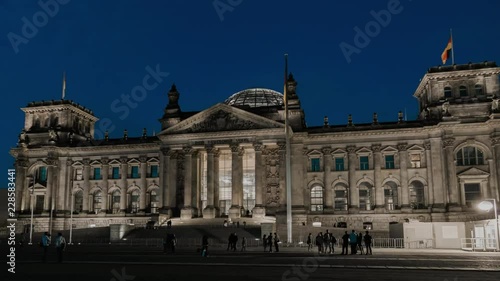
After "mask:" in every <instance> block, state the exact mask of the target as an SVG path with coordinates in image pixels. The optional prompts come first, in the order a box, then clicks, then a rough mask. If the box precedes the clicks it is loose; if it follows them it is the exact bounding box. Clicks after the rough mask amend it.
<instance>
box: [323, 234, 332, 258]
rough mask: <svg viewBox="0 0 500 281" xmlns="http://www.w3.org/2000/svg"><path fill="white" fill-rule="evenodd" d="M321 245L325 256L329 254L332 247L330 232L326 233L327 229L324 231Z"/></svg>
mask: <svg viewBox="0 0 500 281" xmlns="http://www.w3.org/2000/svg"><path fill="white" fill-rule="evenodd" d="M323 245H324V248H323V249H324V252H325V254H331V253H332V245H331V244H330V232H328V229H327V230H326V232H325V234H323Z"/></svg>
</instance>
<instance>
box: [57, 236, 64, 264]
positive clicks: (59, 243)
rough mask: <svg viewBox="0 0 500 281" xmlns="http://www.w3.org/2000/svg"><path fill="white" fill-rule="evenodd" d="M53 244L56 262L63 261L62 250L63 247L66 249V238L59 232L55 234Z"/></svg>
mask: <svg viewBox="0 0 500 281" xmlns="http://www.w3.org/2000/svg"><path fill="white" fill-rule="evenodd" d="M55 245H56V252H57V262H59V263H61V262H63V251H64V249H66V239H64V236H63V235H62V233H61V232H59V233H58V234H57V237H56V241H55Z"/></svg>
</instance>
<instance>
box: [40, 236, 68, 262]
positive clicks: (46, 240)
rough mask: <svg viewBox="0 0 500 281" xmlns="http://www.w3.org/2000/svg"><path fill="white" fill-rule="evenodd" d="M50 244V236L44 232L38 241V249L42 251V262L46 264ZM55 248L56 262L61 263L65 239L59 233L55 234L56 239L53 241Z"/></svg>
mask: <svg viewBox="0 0 500 281" xmlns="http://www.w3.org/2000/svg"><path fill="white" fill-rule="evenodd" d="M51 243H52V239H51V235H50V234H49V233H48V232H45V233H44V234H43V235H42V239H41V240H40V244H39V245H40V247H42V249H43V255H42V262H44V263H45V262H47V254H48V252H49V247H50V244H51ZM54 245H55V248H56V253H57V261H58V262H60V263H61V262H62V261H63V251H64V249H66V239H65V238H64V236H63V235H62V233H61V232H59V233H58V234H57V237H56V239H55V243H54Z"/></svg>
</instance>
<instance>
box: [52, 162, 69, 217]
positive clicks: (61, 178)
mask: <svg viewBox="0 0 500 281" xmlns="http://www.w3.org/2000/svg"><path fill="white" fill-rule="evenodd" d="M66 162H67V159H66V158H64V159H60V160H59V165H58V166H59V173H57V174H56V175H55V177H57V182H58V189H57V197H56V210H57V212H58V213H63V212H64V211H66V210H67V209H65V206H64V199H65V198H66V192H67V190H68V188H67V187H68V183H69V180H68V172H67V170H68V166H67V165H66Z"/></svg>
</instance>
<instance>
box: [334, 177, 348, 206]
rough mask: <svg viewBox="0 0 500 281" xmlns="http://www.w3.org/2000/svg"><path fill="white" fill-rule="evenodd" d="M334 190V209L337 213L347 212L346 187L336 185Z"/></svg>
mask: <svg viewBox="0 0 500 281" xmlns="http://www.w3.org/2000/svg"><path fill="white" fill-rule="evenodd" d="M334 190H335V193H334V195H335V198H334V202H335V203H334V204H335V206H334V209H335V210H337V211H347V206H348V204H347V202H348V201H347V200H348V197H347V186H346V185H345V184H342V183H340V184H337V185H336V186H335V188H334Z"/></svg>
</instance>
